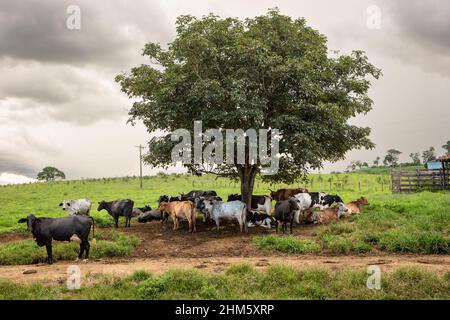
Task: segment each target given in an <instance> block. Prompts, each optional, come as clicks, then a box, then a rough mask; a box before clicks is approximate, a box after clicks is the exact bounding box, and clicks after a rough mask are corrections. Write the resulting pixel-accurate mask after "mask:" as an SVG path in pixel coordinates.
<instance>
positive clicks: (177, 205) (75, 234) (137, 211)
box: [18, 188, 369, 263]
mask: <svg viewBox="0 0 450 320" xmlns="http://www.w3.org/2000/svg"><path fill="white" fill-rule="evenodd" d="M241 200H242V198H241V195H239V194H231V195H229V196H228V199H227V201H226V202H224V201H223V200H222V198H221V197H219V196H218V195H217V193H216V192H215V191H213V190H193V191H191V192H189V193H186V194H180V195H178V196H175V197H173V196H167V195H163V196H160V197H159V199H158V209H152V208H151V207H150V206H148V205H146V206H144V207H140V208H135V207H134V201H133V200H130V199H125V200H116V201H109V202H107V201H100V202H99V203H98V208H97V211H101V210H106V211H107V212H108V214H109V215H111V216H112V217H113V219H114V223H115V227H116V228H117V227H118V226H119V217H122V216H123V217H124V218H125V227H130V225H131V218H133V217H137V219H138V221H139V222H141V223H146V222H149V221H153V220H160V221H162V222H167V221H168V220H169V218H171V220H172V221H173V228H174V230H177V229H178V228H179V225H180V220H185V221H187V222H188V225H189V231H190V232H196V223H197V213H201V214H202V216H203V223H205V224H208V223H210V222H214V223H215V225H216V228H217V230H218V229H219V224H220V221H221V220H222V221H223V220H228V221H230V220H232V221H237V223H238V224H239V228H240V231H241V232H243V231H246V232H248V228H249V227H255V226H261V227H265V228H272V227H275V228H276V231H277V233H278V231H279V226H282V228H283V232H287V226H288V224H289V225H290V233H292V226H293V224H294V223H295V224H306V223H312V224H320V223H324V222H326V221H329V220H339V219H341V218H342V217H347V216H349V215H353V214H357V213H360V212H361V211H362V209H363V207H364V206H365V205H368V204H369V203H368V200H367V198H365V197H361V198H360V199H358V200H356V201H352V202H349V203H347V204H345V203H344V201H343V200H342V199H341V198H340V197H339V196H338V195H329V194H326V193H324V192H308V190H307V189H303V188H298V189H280V190H278V191H271V193H270V195H253V196H252V198H251V205H250V208H247V205H246V204H245V203H244V202H242V201H241ZM272 200H275V201H276V204H275V208H274V212H272V209H271V203H272ZM334 203H336V205H335V206H332V205H333V204H334ZM59 205H60V206H61V207H62V209H63V210H66V211H67V212H68V213H69V216H68V217H64V218H37V217H35V216H34V215H33V214H30V215H28V217H26V218H22V219H20V220H19V221H18V222H19V223H25V222H26V223H27V227H28V230H29V231H30V232H31V233H32V234H33V237H34V239H35V240H36V242H37V244H38V245H39V246H46V248H47V255H48V263H52V262H53V258H52V240H57V241H75V242H78V243H79V244H80V251H79V255H78V259H81V258H82V256H83V253H85V259H87V258H88V257H89V248H90V244H89V233H90V229H91V226H92V227H93V226H94V220H93V219H92V217H90V211H91V207H92V203H91V201H90V200H89V199H78V200H64V201H63V202H61V203H60V204H59ZM316 208H317V209H318V210H315V209H316ZM93 232H94V230H93Z"/></svg>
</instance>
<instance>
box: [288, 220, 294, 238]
mask: <svg viewBox="0 0 450 320" xmlns="http://www.w3.org/2000/svg"><path fill="white" fill-rule="evenodd" d="M293 223H294V217H292V218H291V224H290V226H289V228H290V232H291V234H292V224H293Z"/></svg>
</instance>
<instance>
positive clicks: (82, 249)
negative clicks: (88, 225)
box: [77, 241, 84, 260]
mask: <svg viewBox="0 0 450 320" xmlns="http://www.w3.org/2000/svg"><path fill="white" fill-rule="evenodd" d="M83 253H84V241H81V243H80V253H79V254H78V259H81V258H82V257H83ZM78 259H77V260H78Z"/></svg>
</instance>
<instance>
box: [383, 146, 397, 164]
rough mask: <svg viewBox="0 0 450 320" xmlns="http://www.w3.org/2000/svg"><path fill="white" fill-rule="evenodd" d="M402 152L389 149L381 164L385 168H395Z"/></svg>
mask: <svg viewBox="0 0 450 320" xmlns="http://www.w3.org/2000/svg"><path fill="white" fill-rule="evenodd" d="M401 154H402V152H401V151H398V150H396V149H389V150H388V151H387V153H386V156H385V157H384V160H383V163H384V165H386V166H396V165H397V164H398V159H399V155H401Z"/></svg>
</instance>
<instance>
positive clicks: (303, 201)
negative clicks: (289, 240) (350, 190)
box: [294, 192, 344, 224]
mask: <svg viewBox="0 0 450 320" xmlns="http://www.w3.org/2000/svg"><path fill="white" fill-rule="evenodd" d="M295 199H297V202H298V206H299V208H300V209H299V211H298V212H297V213H296V215H295V219H294V220H295V223H296V224H300V223H301V220H303V219H304V218H306V216H307V215H306V213H307V212H309V211H310V209H313V208H320V210H323V209H326V208H328V207H329V206H330V205H332V204H333V203H334V202H336V203H339V202H342V203H343V202H344V201H342V199H341V197H339V196H338V195H328V194H326V193H324V192H303V193H298V194H296V195H295Z"/></svg>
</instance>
